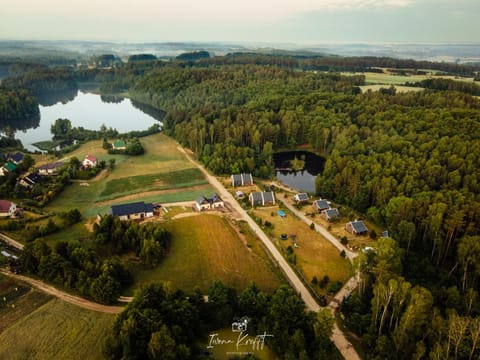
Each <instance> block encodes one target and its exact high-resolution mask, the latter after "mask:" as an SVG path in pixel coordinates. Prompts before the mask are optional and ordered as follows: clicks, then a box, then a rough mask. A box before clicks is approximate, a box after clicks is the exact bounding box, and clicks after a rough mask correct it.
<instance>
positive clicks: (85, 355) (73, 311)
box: [0, 275, 114, 360]
mask: <svg viewBox="0 0 480 360" xmlns="http://www.w3.org/2000/svg"><path fill="white" fill-rule="evenodd" d="M113 319H114V316H113V315H110V314H102V313H99V312H95V311H89V310H85V309H82V308H79V307H77V306H75V305H71V304H68V303H66V302H63V301H61V300H58V299H55V298H53V297H52V296H50V295H46V294H44V293H42V292H40V291H38V290H35V289H33V288H32V287H30V286H29V285H27V284H25V283H22V282H19V281H16V280H13V279H11V278H9V277H7V276H4V275H0V359H12V360H15V359H102V358H103V356H102V345H103V338H104V335H105V334H106V332H107V331H108V329H109V328H110V326H111V324H112V321H113Z"/></svg>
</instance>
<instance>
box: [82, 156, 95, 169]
mask: <svg viewBox="0 0 480 360" xmlns="http://www.w3.org/2000/svg"><path fill="white" fill-rule="evenodd" d="M97 164H98V161H97V158H96V157H95V156H93V155H87V156H85V159H84V160H83V162H82V165H83V166H84V167H86V168H89V167H95V166H97Z"/></svg>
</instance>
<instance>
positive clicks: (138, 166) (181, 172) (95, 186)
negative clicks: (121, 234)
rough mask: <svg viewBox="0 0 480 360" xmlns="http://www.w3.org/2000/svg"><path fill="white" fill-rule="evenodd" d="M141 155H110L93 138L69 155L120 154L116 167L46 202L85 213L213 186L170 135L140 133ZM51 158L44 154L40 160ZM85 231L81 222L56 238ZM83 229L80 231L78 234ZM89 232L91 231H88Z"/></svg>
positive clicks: (186, 196) (185, 195)
mask: <svg viewBox="0 0 480 360" xmlns="http://www.w3.org/2000/svg"><path fill="white" fill-rule="evenodd" d="M140 141H141V143H142V145H143V146H144V148H145V154H144V155H142V156H125V155H109V154H108V153H107V151H106V150H105V149H103V148H102V142H101V141H90V142H88V143H86V144H83V145H82V146H81V147H80V148H79V149H77V150H75V151H74V152H72V153H71V154H68V156H67V158H69V157H72V156H76V157H77V158H79V159H80V160H83V158H84V157H85V155H87V154H91V155H94V156H96V157H97V158H98V159H99V160H105V161H106V162H107V164H108V161H109V159H115V168H114V170H113V171H110V170H104V171H102V172H101V173H100V174H98V175H97V177H95V178H94V179H91V180H88V181H76V182H74V183H73V184H72V185H70V186H68V187H67V188H65V189H64V191H63V192H62V193H61V194H59V195H58V196H57V197H56V198H55V199H54V200H53V201H52V202H51V203H50V204H49V205H48V206H47V207H46V208H45V210H46V211H48V212H62V211H68V210H70V209H72V208H74V207H76V208H78V209H79V210H80V211H81V213H82V214H83V215H84V216H85V217H92V216H96V215H97V214H104V213H105V212H106V211H108V210H109V208H110V206H111V205H114V204H120V203H128V202H135V201H146V202H160V203H165V202H178V201H190V200H191V201H194V200H195V199H196V198H197V197H198V196H199V195H201V194H204V193H211V192H213V189H212V187H211V186H210V185H209V184H208V183H207V181H206V179H205V178H204V176H203V175H202V173H201V172H200V171H199V170H198V169H197V168H196V167H195V166H194V165H193V164H192V163H190V162H189V161H188V159H187V158H186V157H185V155H184V154H182V153H181V152H180V151H179V150H178V149H177V146H178V144H177V143H176V142H175V141H174V140H173V139H171V138H169V137H167V136H165V135H163V134H161V133H159V134H154V135H150V136H147V137H144V138H141V139H140ZM49 161H52V159H47V160H46V159H41V160H39V163H42V162H43V163H45V162H49ZM71 231H73V233H72V234H71V235H73V236H75V237H78V236H79V235H80V236H81V232H82V228H81V227H76V228H75V229H73V230H71V229H66V230H64V231H62V232H60V233H58V234H55V235H54V236H53V237H54V238H68V237H69V235H70V232H71ZM79 232H80V234H79ZM85 235H86V234H85Z"/></svg>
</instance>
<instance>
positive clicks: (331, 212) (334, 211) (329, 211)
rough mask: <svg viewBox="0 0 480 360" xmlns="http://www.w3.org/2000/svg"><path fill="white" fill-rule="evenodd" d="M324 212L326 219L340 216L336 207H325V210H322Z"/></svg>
mask: <svg viewBox="0 0 480 360" xmlns="http://www.w3.org/2000/svg"><path fill="white" fill-rule="evenodd" d="M324 212H325V215H326V216H327V218H328V219H333V218H339V217H340V213H339V212H338V209H337V208H333V209H327V210H324Z"/></svg>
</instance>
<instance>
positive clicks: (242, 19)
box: [0, 0, 480, 43]
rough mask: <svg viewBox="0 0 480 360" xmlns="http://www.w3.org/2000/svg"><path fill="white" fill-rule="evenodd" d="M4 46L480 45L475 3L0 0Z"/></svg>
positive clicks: (479, 0)
mask: <svg viewBox="0 0 480 360" xmlns="http://www.w3.org/2000/svg"><path fill="white" fill-rule="evenodd" d="M0 9H2V10H1V15H2V16H1V21H0V39H2V40H101V41H117V42H163V41H235V42H274V43H359V42H366V43H367V42H372V43H375V42H431V43H446V42H475V43H478V42H480V21H479V20H478V19H479V15H480V0H234V1H232V0H168V1H167V0H83V1H79V0H0Z"/></svg>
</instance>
